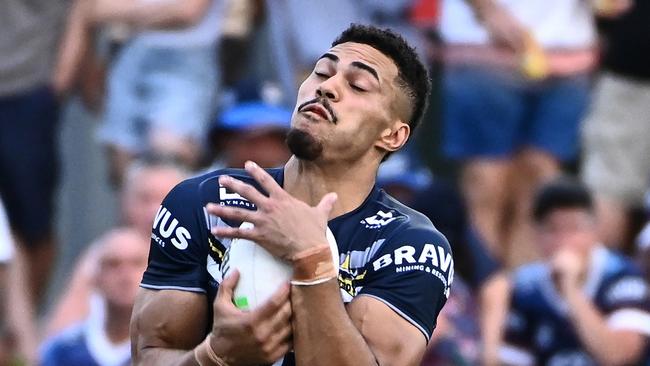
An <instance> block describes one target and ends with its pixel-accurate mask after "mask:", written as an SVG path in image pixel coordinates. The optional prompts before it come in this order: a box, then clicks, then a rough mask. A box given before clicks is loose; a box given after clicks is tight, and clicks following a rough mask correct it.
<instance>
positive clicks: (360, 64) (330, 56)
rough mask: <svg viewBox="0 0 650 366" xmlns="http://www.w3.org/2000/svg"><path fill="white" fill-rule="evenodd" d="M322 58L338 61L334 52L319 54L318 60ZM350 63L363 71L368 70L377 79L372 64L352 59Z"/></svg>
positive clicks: (377, 75)
mask: <svg viewBox="0 0 650 366" xmlns="http://www.w3.org/2000/svg"><path fill="white" fill-rule="evenodd" d="M323 58H326V59H329V60H332V61H334V62H338V61H339V57H338V56H336V55H335V54H332V53H329V52H326V53H324V54H323V56H321V57H320V58H319V60H320V59H323ZM350 65H352V66H354V67H356V68H359V69H361V70H365V71H367V72H369V73H370V74H371V75H372V76H373V77H374V78H375V79H377V81H379V74H377V70H375V69H374V68H373V67H372V66H369V65H367V64H364V63H363V62H360V61H353V62H352V63H350Z"/></svg>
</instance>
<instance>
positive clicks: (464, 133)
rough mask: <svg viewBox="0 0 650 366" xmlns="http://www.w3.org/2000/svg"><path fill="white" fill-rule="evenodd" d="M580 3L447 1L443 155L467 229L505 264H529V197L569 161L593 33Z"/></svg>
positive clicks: (587, 6)
mask: <svg viewBox="0 0 650 366" xmlns="http://www.w3.org/2000/svg"><path fill="white" fill-rule="evenodd" d="M592 18H593V17H592V9H591V2H589V1H583V0H552V1H549V0H528V1H516V0H503V1H497V0H472V1H464V0H444V1H443V2H442V18H441V26H440V28H441V35H442V37H443V40H444V41H445V42H446V46H445V50H444V59H445V72H444V80H443V100H444V105H443V108H444V112H443V113H444V117H443V119H444V124H445V132H444V152H445V154H446V155H447V156H448V157H450V158H452V159H455V160H457V161H459V162H461V163H462V172H461V186H462V191H463V195H464V197H465V200H466V201H467V206H468V211H469V216H470V219H471V222H472V225H473V226H474V227H475V228H476V229H477V230H478V232H479V233H480V235H481V236H482V237H483V238H485V241H486V242H487V244H488V245H489V246H490V248H491V249H493V250H494V251H495V252H496V253H498V254H499V255H500V256H502V257H503V259H504V261H505V263H507V264H508V265H514V264H517V263H521V262H524V261H527V260H529V259H532V258H534V257H535V248H534V247H531V245H530V238H529V237H530V229H531V228H530V224H529V222H528V213H529V207H530V198H531V196H532V193H533V191H534V189H535V188H536V187H537V185H538V184H539V183H540V182H543V181H545V180H548V179H550V178H552V177H554V176H556V175H557V174H558V173H559V172H560V168H561V163H563V162H569V161H572V160H573V159H575V157H576V152H577V149H578V145H577V141H578V138H577V137H578V126H579V122H580V121H581V119H582V117H583V113H584V111H585V109H586V107H587V103H588V99H589V73H590V71H591V70H592V68H593V67H594V65H595V62H596V55H595V52H594V49H595V41H596V34H595V29H594V25H593V19H592Z"/></svg>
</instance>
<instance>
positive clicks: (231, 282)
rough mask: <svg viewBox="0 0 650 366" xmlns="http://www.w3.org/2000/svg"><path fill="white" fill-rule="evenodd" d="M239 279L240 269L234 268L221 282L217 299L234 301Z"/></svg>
mask: <svg viewBox="0 0 650 366" xmlns="http://www.w3.org/2000/svg"><path fill="white" fill-rule="evenodd" d="M238 281H239V271H237V270H236V269H233V270H232V271H230V273H229V274H228V276H226V278H224V279H223V281H221V284H219V291H218V292H217V297H216V301H222V302H232V297H233V292H234V290H235V286H237V282H238Z"/></svg>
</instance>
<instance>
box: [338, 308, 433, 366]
mask: <svg viewBox="0 0 650 366" xmlns="http://www.w3.org/2000/svg"><path fill="white" fill-rule="evenodd" d="M347 311H348V314H349V316H350V319H351V320H352V323H353V324H354V325H355V327H356V328H357V329H358V330H359V332H360V333H361V335H362V336H363V338H364V339H365V340H366V343H367V344H368V347H370V349H371V350H372V352H373V354H374V355H375V358H376V359H377V362H378V364H379V365H381V366H386V365H418V364H419V362H420V360H421V359H422V356H423V355H424V351H425V349H426V339H425V338H424V336H423V335H422V332H421V331H420V330H419V329H417V328H416V327H415V326H414V325H413V324H411V323H409V322H408V321H406V320H405V319H404V318H403V317H402V316H401V315H399V314H397V313H396V312H395V311H394V310H392V309H391V308H390V307H388V305H386V304H384V303H383V302H381V301H379V300H377V299H375V298H373V297H370V296H358V297H356V298H355V299H354V300H353V301H352V302H351V303H349V304H348V305H347Z"/></svg>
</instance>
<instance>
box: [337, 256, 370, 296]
mask: <svg viewBox="0 0 650 366" xmlns="http://www.w3.org/2000/svg"><path fill="white" fill-rule="evenodd" d="M350 257H351V256H350V253H346V254H345V259H344V260H343V263H342V264H341V265H340V266H339V277H338V279H339V287H340V288H341V291H342V292H343V293H344V296H345V297H348V295H349V296H350V299H351V298H352V297H355V296H357V292H358V291H359V290H360V289H361V286H360V285H361V284H362V282H363V280H364V279H365V278H366V273H367V272H368V270H365V269H364V270H363V272H361V268H350ZM360 282H361V283H360Z"/></svg>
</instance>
